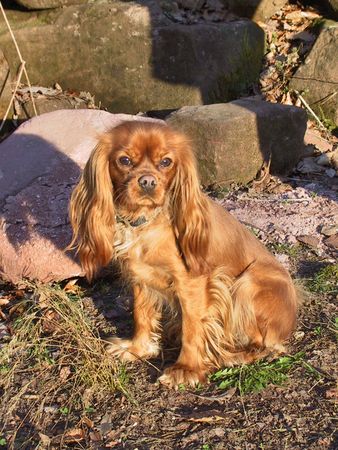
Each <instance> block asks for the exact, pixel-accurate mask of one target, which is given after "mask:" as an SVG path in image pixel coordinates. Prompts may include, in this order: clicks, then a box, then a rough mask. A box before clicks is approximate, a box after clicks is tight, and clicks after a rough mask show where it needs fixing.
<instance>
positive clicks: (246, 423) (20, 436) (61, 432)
mask: <svg viewBox="0 0 338 450" xmlns="http://www.w3.org/2000/svg"><path fill="white" fill-rule="evenodd" d="M297 177H298V178H299V179H298V181H295V178H297ZM284 181H287V183H286V182H284V183H282V182H281V181H280V180H277V179H270V184H269V189H270V193H266V192H265V193H257V192H256V191H255V190H254V189H252V190H250V189H249V190H248V189H244V190H243V189H242V190H236V191H231V192H229V193H228V194H226V195H225V196H224V195H223V198H221V199H218V200H217V201H220V202H221V203H222V204H224V205H225V206H226V207H227V208H228V209H230V210H231V211H232V213H233V214H234V215H236V216H237V217H238V218H239V219H240V220H243V221H244V222H245V223H246V224H247V225H248V226H250V228H251V229H252V230H253V232H255V233H256V234H257V235H258V236H259V237H260V239H262V240H263V241H264V242H265V243H266V244H267V245H269V246H270V248H271V250H272V251H274V252H275V253H276V256H277V257H278V258H279V259H280V260H281V261H282V263H284V264H286V265H287V266H288V267H289V269H290V270H291V272H292V274H293V276H294V277H295V278H300V279H303V283H304V284H305V286H307V287H308V288H309V289H311V290H312V293H310V294H309V295H308V296H307V297H306V299H305V303H304V305H303V307H302V310H301V314H300V317H299V322H298V327H297V330H296V331H295V333H294V336H293V338H292V339H291V342H290V344H289V354H290V355H296V354H299V352H302V357H301V363H299V364H298V363H297V364H295V365H294V366H293V367H292V369H291V371H290V372H289V374H288V377H287V379H286V380H285V381H284V383H282V385H280V386H277V385H273V384H268V385H267V386H266V387H265V388H264V389H262V390H260V391H259V392H249V393H246V394H244V393H243V392H241V390H240V389H239V388H238V387H237V388H235V387H233V388H230V389H228V390H221V389H219V388H218V384H217V383H216V382H213V381H211V382H210V384H208V385H207V386H204V387H201V388H199V389H197V390H191V389H184V388H183V387H182V389H180V390H178V391H173V390H168V389H166V388H164V387H162V386H160V385H159V384H158V383H157V382H156V379H157V377H158V375H159V373H160V372H161V371H162V369H163V366H164V365H165V364H168V363H169V362H170V361H173V360H174V358H175V350H165V354H164V355H163V357H162V358H161V359H159V360H152V361H150V362H149V363H148V362H138V363H136V364H134V365H130V366H127V367H125V368H122V369H121V370H120V375H119V376H120V379H122V383H123V386H124V387H125V389H126V391H127V395H125V394H123V393H121V392H120V391H116V392H115V393H111V394H105V396H104V397H102V395H101V394H100V393H99V392H90V398H91V400H90V402H88V401H87V405H86V401H85V397H86V396H88V395H89V394H88V389H87V390H83V392H81V396H82V399H84V400H83V402H82V405H78V404H74V405H71V404H70V405H69V403H67V399H68V398H69V396H70V392H69V391H67V389H68V390H69V389H70V387H69V386H68V387H67V385H66V384H65V390H64V392H62V393H61V394H60V395H58V396H57V398H54V396H52V395H51V398H50V401H49V399H48V398H47V399H45V400H44V404H43V411H42V415H41V419H40V420H39V421H37V422H36V423H34V422H32V421H29V420H28V419H27V417H28V416H26V414H27V411H28V410H29V408H30V407H31V405H32V401H34V393H38V392H39V389H40V388H39V381H37V382H35V386H34V388H33V390H32V391H30V393H29V395H27V396H26V398H24V399H23V401H22V402H21V403H20V406H18V408H17V410H16V411H13V412H12V414H11V420H9V421H7V422H6V426H5V428H4V429H3V431H2V434H1V433H0V445H1V443H3V444H4V445H3V447H4V448H6V445H8V448H10V446H11V445H12V446H13V448H23V449H33V448H52V449H54V448H55V449H56V448H76V449H84V448H85V449H101V448H115V449H124V448H125V449H159V448H162V449H173V448H174V449H204V450H208V449H256V448H257V449H258V448H260V449H333V448H336V447H335V445H336V444H335V440H334V439H335V437H334V432H335V409H334V406H335V401H336V400H337V390H336V383H335V380H336V370H337V356H336V354H337V352H336V333H337V328H336V326H337V317H338V311H337V307H336V300H337V283H336V282H337V279H336V278H335V277H336V276H337V273H338V272H337V264H336V250H335V249H334V248H332V247H329V246H327V245H325V239H327V238H326V237H325V236H324V235H323V234H322V233H321V230H322V228H323V226H324V229H325V226H326V228H330V227H332V226H334V225H337V219H338V214H337V213H338V210H337V205H336V203H335V201H336V192H337V191H336V186H335V183H334V182H333V181H332V179H329V178H325V177H323V176H321V177H318V179H313V180H312V181H311V183H310V184H311V186H309V181H308V180H307V179H305V180H304V178H300V177H299V176H296V175H295V176H294V177H293V179H291V180H290V179H288V180H284ZM290 183H291V184H290ZM292 183H293V186H292ZM304 186H305V187H304ZM269 189H265V191H267V190H269ZM276 191H277V193H276ZM303 235H308V236H311V237H312V240H311V239H310V241H309V242H310V244H311V245H304V244H301V243H299V242H298V241H297V237H298V236H303ZM327 267H329V268H330V269H331V268H333V269H334V268H335V271H334V270H333V271H332V274H331V275H330V276H329V279H326V278H325V277H324V278H325V279H323V277H320V276H319V275H318V274H320V273H322V272H323V268H324V269H325V268H327ZM330 277H331V278H330ZM13 289H14V288H13V287H8V286H3V290H2V298H6V296H7V297H8V295H9V292H11V295H12V297H11V298H12V300H11V301H10V302H9V303H8V304H7V305H6V306H5V307H4V308H3V310H2V314H3V316H4V318H6V321H5V322H3V323H2V341H0V342H2V343H3V344H5V345H6V342H7V343H8V341H9V340H10V339H11V334H12V332H13V331H12V330H13V328H12V326H13V322H14V320H15V318H16V319H17V314H14V315H9V314H8V311H9V309H10V307H12V306H13V304H15V302H16V301H17V298H16V294H15V291H13ZM13 292H14V294H13ZM22 295H25V294H23V293H22V291H19V296H22ZM82 297H83V298H82V300H81V302H82V305H83V307H84V310H85V313H86V315H88V317H89V318H90V320H91V322H92V323H93V324H94V325H95V327H97V328H98V330H99V331H100V334H101V335H103V336H105V335H107V334H110V333H112V332H117V333H118V334H119V335H123V336H128V335H130V334H131V332H132V313H131V310H132V300H131V297H130V294H129V293H128V290H127V288H126V287H125V286H123V284H122V283H121V281H120V280H118V279H114V278H112V277H110V278H105V279H103V280H99V281H98V282H97V283H96V284H95V285H94V286H92V287H89V286H85V288H84V291H83V296H82ZM0 299H1V297H0ZM164 361H165V362H164ZM23 373H24V375H22V376H20V374H19V375H18V376H17V377H16V379H15V383H16V392H19V390H20V387H21V386H20V383H24V381H25V379H22V377H23V378H25V377H27V373H28V372H27V370H26V371H23ZM43 382H44V379H43V378H41V383H43ZM54 382H55V384H56V385H58V386H59V384H60V383H61V384H62V383H63V382H64V380H63V377H62V376H60V375H59V376H57V377H56V378H55V381H54ZM89 391H90V390H89ZM2 393H3V392H2ZM65 404H67V405H68V406H67V408H65V407H64V405H65ZM34 407H35V408H38V405H36V406H34ZM2 419H3V420H4V419H5V417H3V418H2ZM0 448H1V447H0Z"/></svg>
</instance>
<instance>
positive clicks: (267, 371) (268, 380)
mask: <svg viewBox="0 0 338 450" xmlns="http://www.w3.org/2000/svg"><path fill="white" fill-rule="evenodd" d="M303 356H304V354H303V352H299V353H297V354H296V355H294V356H281V357H280V358H278V359H276V360H274V361H271V362H270V361H266V360H261V361H257V362H256V363H254V364H248V365H243V366H241V367H226V368H225V369H222V370H219V371H218V372H216V373H214V374H213V375H211V377H210V379H211V381H215V382H216V383H218V387H219V388H220V389H229V388H231V387H236V388H238V390H239V392H240V394H241V395H243V394H247V393H249V392H259V391H261V390H262V389H265V388H266V387H267V386H268V385H270V384H274V385H281V384H283V383H284V382H285V381H286V380H287V378H288V373H289V372H290V371H291V370H292V369H293V368H295V367H296V366H299V365H300V364H301V365H303ZM309 367H310V368H311V369H312V371H311V373H312V374H314V373H316V374H317V375H319V374H318V372H317V371H316V370H315V369H313V368H312V367H311V366H309V365H308V364H305V368H306V369H307V370H308V371H309V370H310V369H309Z"/></svg>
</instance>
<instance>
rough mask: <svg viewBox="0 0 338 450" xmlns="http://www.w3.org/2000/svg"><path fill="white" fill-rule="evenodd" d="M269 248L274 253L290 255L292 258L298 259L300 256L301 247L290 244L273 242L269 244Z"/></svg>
mask: <svg viewBox="0 0 338 450" xmlns="http://www.w3.org/2000/svg"><path fill="white" fill-rule="evenodd" d="M269 248H270V250H271V251H273V252H274V253H278V254H284V255H288V256H290V257H291V258H296V257H297V256H298V255H299V252H300V247H299V246H295V245H290V244H284V243H279V242H273V243H271V244H269Z"/></svg>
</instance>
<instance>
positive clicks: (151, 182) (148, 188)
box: [138, 175, 157, 192]
mask: <svg viewBox="0 0 338 450" xmlns="http://www.w3.org/2000/svg"><path fill="white" fill-rule="evenodd" d="M138 184H139V185H140V187H141V188H142V189H143V190H144V191H145V192H152V191H153V190H154V189H155V187H156V185H157V182H156V178H155V177H153V176H152V175H143V176H142V177H141V178H139V179H138Z"/></svg>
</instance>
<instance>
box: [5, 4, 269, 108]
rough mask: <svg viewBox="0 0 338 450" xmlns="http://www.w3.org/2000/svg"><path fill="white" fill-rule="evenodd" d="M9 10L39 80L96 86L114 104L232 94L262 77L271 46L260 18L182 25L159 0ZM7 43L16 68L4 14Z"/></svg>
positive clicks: (155, 104) (98, 95)
mask: <svg viewBox="0 0 338 450" xmlns="http://www.w3.org/2000/svg"><path fill="white" fill-rule="evenodd" d="M7 13H8V18H9V20H10V22H11V24H12V27H13V29H14V33H15V36H16V40H17V41H18V45H19V47H20V49H21V52H22V54H23V55H25V58H26V60H27V61H29V76H30V79H31V82H32V83H33V84H39V85H44V86H52V85H53V84H54V83H55V82H58V83H59V84H60V85H61V86H62V87H63V89H68V88H69V89H78V90H80V91H89V92H91V93H92V94H93V95H95V99H96V102H97V103H98V102H101V104H102V106H104V107H106V108H108V109H109V110H110V111H112V112H121V111H123V112H127V113H136V112H139V111H148V110H151V109H164V108H179V107H181V106H183V105H195V104H204V103H214V102H218V101H229V100H232V99H234V98H237V97H238V94H239V93H241V92H243V91H245V90H246V89H248V87H249V86H251V85H252V83H254V82H256V81H257V80H258V76H259V72H260V68H261V61H262V56H263V52H264V32H263V30H262V29H261V28H260V27H258V26H257V25H256V24H254V23H253V22H250V21H248V20H239V21H234V22H228V23H208V24H201V23H200V24H195V25H182V24H178V23H173V22H172V21H170V20H169V19H168V18H167V17H166V16H165V15H164V14H163V13H162V10H161V9H160V7H159V4H158V2H156V1H152V0H147V1H146V0H145V1H139V2H136V1H134V2H124V1H119V0H115V1H114V2H111V1H108V0H102V1H99V2H91V3H88V4H81V5H74V6H68V7H66V8H60V9H57V10H49V11H42V12H39V13H37V12H18V11H9V10H8V11H7ZM98 24H99V25H98ZM0 48H2V49H3V52H4V54H5V56H6V58H7V60H8V61H9V63H10V70H11V73H12V74H15V73H16V70H17V55H16V51H15V48H14V45H13V42H12V40H11V38H10V36H9V33H8V31H7V29H6V28H5V26H4V25H3V24H2V23H1V22H0Z"/></svg>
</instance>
